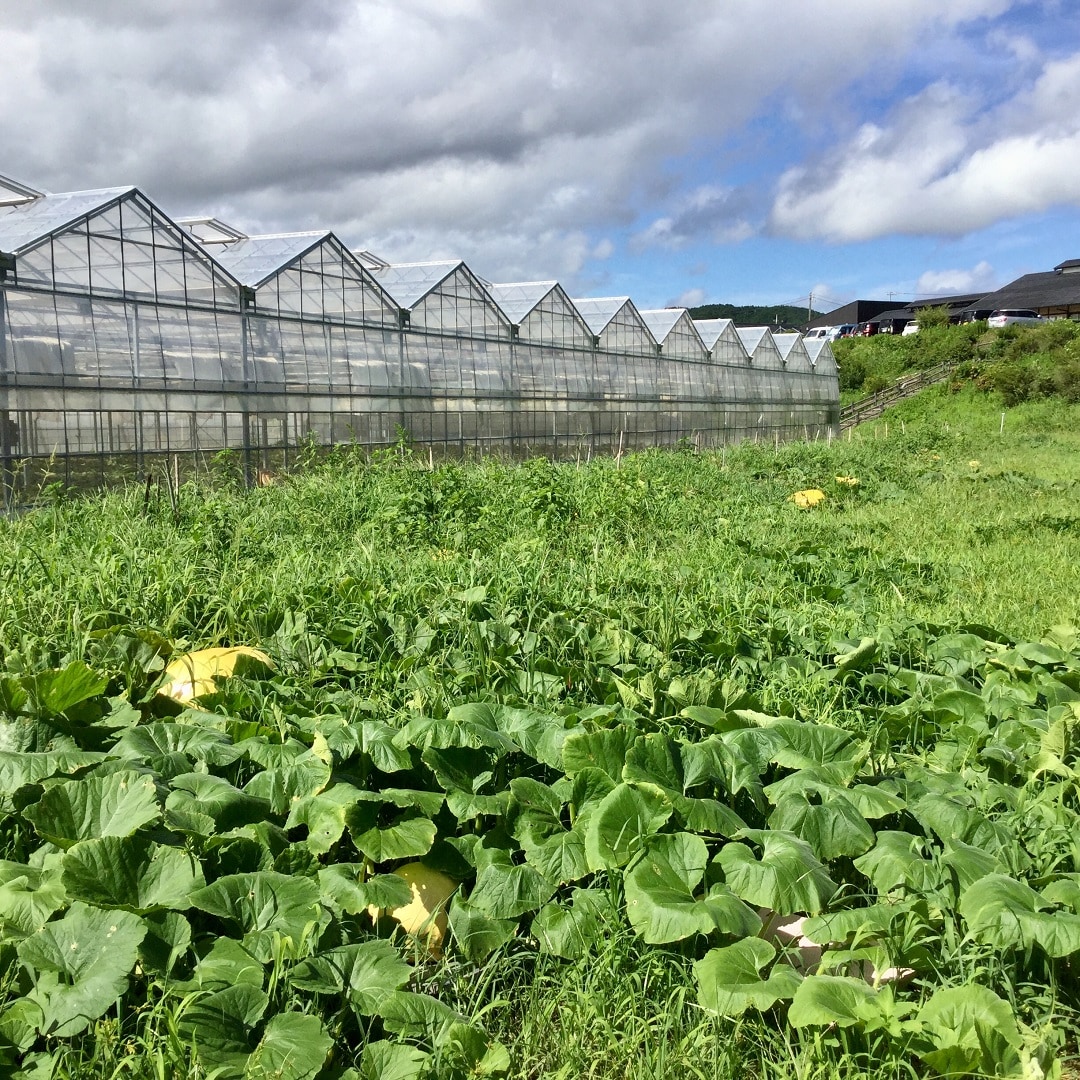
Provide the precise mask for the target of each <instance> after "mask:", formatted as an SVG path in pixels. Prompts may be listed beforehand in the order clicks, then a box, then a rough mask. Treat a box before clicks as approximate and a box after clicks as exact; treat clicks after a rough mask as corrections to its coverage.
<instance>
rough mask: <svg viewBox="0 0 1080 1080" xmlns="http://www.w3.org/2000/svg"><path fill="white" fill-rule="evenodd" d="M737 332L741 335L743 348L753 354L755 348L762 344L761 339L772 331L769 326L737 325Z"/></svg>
mask: <svg viewBox="0 0 1080 1080" xmlns="http://www.w3.org/2000/svg"><path fill="white" fill-rule="evenodd" d="M735 332H736V333H737V334H738V335H739V340H740V341H741V342H742V343H743V348H744V349H745V350H746V351H747V353H748V354H749V355H750V356H753V355H754V350H755V349H756V348H757V347H758V346H759V345H760V344H761V339H762V338H763V337H764V336H765V335H766V334H768V333H769V332H770V331H769V328H768V327H767V326H737V327H736V328H735Z"/></svg>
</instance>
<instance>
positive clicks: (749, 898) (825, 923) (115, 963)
mask: <svg viewBox="0 0 1080 1080" xmlns="http://www.w3.org/2000/svg"><path fill="white" fill-rule="evenodd" d="M1078 410H1080V406H1075V405H1068V404H1066V403H1064V402H1062V401H1060V400H1056V399H1053V398H1047V399H1044V400H1039V401H1030V402H1027V403H1025V404H1022V405H1019V406H1017V407H1015V408H1012V409H1008V410H1007V411H1005V412H1004V413H1003V412H1002V409H1001V406H1000V405H999V404H996V403H995V401H994V399H992V398H991V397H989V396H988V395H986V394H983V393H980V392H978V391H976V390H974V389H971V388H967V389H963V390H961V391H959V392H957V393H951V392H950V391H949V390H948V389H947V388H945V387H938V388H934V389H932V390H930V391H927V392H925V393H924V394H923V395H922V396H920V397H919V398H918V399H915V400H912V401H909V402H907V403H905V405H904V406H902V407H901V408H898V409H896V410H894V411H893V412H892V413H890V414H888V416H887V417H886V418H883V419H882V420H881V421H878V422H876V423H875V424H872V425H867V426H865V427H864V428H861V429H858V430H856V431H855V432H854V433H853V434H852V437H851V438H850V439H849V438H847V437H845V438H844V439H843V440H837V441H834V442H832V443H831V444H826V443H823V442H822V443H815V444H793V445H789V446H781V447H779V448H773V447H763V446H753V445H746V446H740V447H735V448H728V449H726V450H725V451H717V452H713V453H707V454H701V455H698V454H694V453H691V452H685V453H683V452H679V453H649V454H640V455H630V456H624V457H623V458H622V459H621V461H617V462H616V461H608V460H596V461H593V462H590V463H588V464H587V465H586V464H575V463H566V464H552V463H550V462H547V461H543V460H538V461H532V462H527V463H524V464H517V465H512V464H506V463H500V462H494V461H485V462H478V463H471V464H460V465H456V464H445V465H439V466H436V467H435V468H434V469H431V468H429V467H428V463H427V461H426V460H416V459H413V458H412V457H410V456H409V455H407V454H406V455H401V454H397V453H388V454H386V455H385V456H383V457H377V458H376V459H374V460H372V459H365V458H361V457H359V456H352V455H350V454H349V453H347V452H342V453H340V454H338V455H337V456H335V457H334V458H333V460H331V461H329V462H328V463H326V464H325V465H320V466H319V467H317V468H313V469H311V470H310V471H308V472H307V473H305V474H303V475H297V476H294V477H290V478H283V479H282V481H281V482H280V483H278V484H276V485H275V486H272V487H267V488H262V489H258V490H252V491H245V490H241V489H239V488H234V487H230V486H229V485H228V484H224V483H222V484H217V485H210V484H202V485H196V484H189V485H186V486H185V487H183V488H182V489H181V490H180V492H179V494H178V497H177V499H176V502H175V505H174V503H173V501H172V500H170V498H169V497H168V496H167V493H166V491H165V489H164V488H162V489H160V490H155V491H154V492H152V494H151V497H150V498H149V500H146V499H145V498H144V492H143V490H142V489H141V488H140V489H138V490H136V489H131V490H128V491H124V492H115V493H111V494H107V495H102V496H100V497H94V498H87V499H79V500H71V501H68V500H65V499H62V498H58V499H57V501H56V502H55V504H54V505H52V506H49V507H45V508H42V509H39V510H36V511H34V512H33V513H30V514H27V515H25V516H23V517H20V518H17V519H13V520H10V521H6V522H3V523H0V799H2V800H3V803H4V807H3V816H2V818H0V836H2V844H3V850H2V852H0V857H2V861H0V994H2V997H0V1063H2V1064H0V1069H7V1070H8V1071H9V1073H10V1074H11V1075H15V1076H20V1077H28V1078H29V1077H34V1078H37V1080H44V1078H46V1077H57V1078H62V1077H80V1078H81V1077H95V1078H97V1077H102V1078H104V1077H121V1076H129V1077H166V1076H168V1077H185V1076H190V1077H210V1076H221V1077H227V1076H250V1077H261V1076H280V1077H283V1078H290V1080H302V1078H308V1077H311V1078H314V1077H327V1078H329V1077H340V1078H343V1080H344V1078H354V1077H355V1078H368V1077H371V1078H374V1077H400V1078H402V1080H405V1078H408V1077H413V1076H424V1077H428V1076H430V1077H440V1078H441V1077H467V1076H503V1075H506V1076H514V1077H547V1076H553V1077H567V1078H570V1077H573V1078H577V1077H585V1076H587V1077H598V1078H599V1077H612V1078H614V1077H638V1076H640V1077H643V1078H644V1077H668V1076H670V1077H684V1076H695V1077H714V1076H715V1077H727V1076H739V1075H742V1076H761V1077H772V1076H780V1075H783V1076H785V1077H792V1076H795V1077H818V1076H821V1077H831V1076H855V1075H866V1074H867V1073H872V1074H874V1075H882V1076H905V1077H910V1076H912V1075H939V1074H940V1075H985V1074H991V1075H1000V1076H1018V1077H1019V1076H1030V1077H1037V1076H1041V1075H1052V1074H1054V1073H1055V1072H1056V1071H1057V1070H1058V1069H1059V1067H1060V1062H1061V1061H1062V1060H1066V1059H1067V1058H1068V1056H1069V1055H1071V1054H1072V1053H1073V1051H1074V1049H1075V1032H1076V1023H1077V1016H1076V1012H1075V1010H1076V1008H1077V1006H1078V1005H1080V1000H1078V994H1077V985H1076V974H1075V966H1074V965H1075V963H1076V958H1077V957H1078V956H1080V846H1078V844H1077V841H1076V837H1077V836H1078V835H1080V832H1078V831H1077V830H1078V826H1080V818H1078V810H1080V808H1078V805H1077V778H1078V776H1080V772H1078V770H1080V740H1078V732H1080V640H1078V631H1077V629H1076V627H1077V626H1080V559H1078V558H1077V552H1078V551H1080V502H1078V499H1077V496H1078V494H1080V423H1078V421H1080V411H1078ZM807 489H818V490H820V491H821V492H823V493H824V499H823V500H822V501H821V502H820V503H819V504H818V505H816V506H814V507H813V508H810V509H801V508H800V507H799V506H798V505H796V503H795V502H794V501H793V500H792V496H793V494H794V493H795V492H797V491H803V490H807ZM232 645H245V646H253V647H256V648H258V649H260V650H264V651H265V653H266V654H267V655H268V657H269V659H270V661H271V662H272V665H273V670H267V669H265V668H263V669H261V670H249V671H248V672H247V673H246V674H245V675H243V676H241V677H239V678H236V679H231V680H227V681H222V682H220V683H218V684H217V686H216V688H215V692H213V693H210V694H207V695H205V696H202V697H200V698H199V700H198V701H197V702H191V703H186V704H181V703H178V702H177V701H175V700H173V699H170V698H168V697H166V696H163V695H161V694H159V693H157V690H158V689H159V688H160V687H161V686H162V685H163V683H164V682H165V680H166V676H165V672H164V668H165V666H166V665H167V664H168V663H169V662H170V660H172V659H175V658H176V657H178V656H181V655H182V654H184V653H186V652H187V651H189V650H196V649H204V648H207V647H212V646H232ZM256 667H258V665H256ZM418 861H421V862H422V863H423V864H424V866H425V871H424V873H427V872H432V873H434V875H435V876H434V877H433V878H432V881H433V883H434V884H433V887H435V885H437V884H438V883H439V882H440V881H448V882H449V884H450V886H451V887H452V888H453V889H454V894H453V897H452V899H450V900H449V901H448V902H447V904H446V905H444V906H445V907H446V908H447V909H448V911H447V912H440V913H436V914H433V915H432V918H431V920H430V921H429V923H428V924H427V925H425V926H424V927H423V928H420V929H417V930H416V931H415V932H414V934H413V936H412V937H408V936H406V935H405V934H403V933H402V930H401V927H400V926H399V925H398V920H396V919H395V918H394V917H393V916H392V915H388V914H386V913H387V912H392V911H395V910H397V909H400V908H401V907H403V906H405V905H406V904H407V902H408V900H409V898H410V895H411V894H410V891H409V890H410V886H409V884H408V883H407V881H406V880H405V878H403V877H402V876H401V875H399V874H396V873H395V871H397V870H401V869H402V867H406V868H410V867H412V866H413V864H415V863H416V862H418ZM439 875H443V877H440V876H439ZM369 908H370V910H371V911H372V912H375V913H378V912H380V911H381V912H382V913H383V914H382V916H381V917H380V918H378V920H373V918H372V917H371V915H370V914H369ZM447 914H448V926H446V927H445V931H444V929H443V926H442V921H441V920H443V919H444V918H445V916H446V915H447ZM780 927H787V928H788V929H787V930H783V929H779V928H780ZM432 928H435V930H436V935H435V936H436V937H438V936H439V934H441V933H445V937H444V940H443V941H442V942H441V945H439V946H438V947H436V946H435V942H434V938H433V937H432V936H431V934H430V931H431V930H432ZM812 943H813V944H812ZM821 946H824V953H823V955H819V954H820V953H821V952H822V950H821ZM84 957H85V959H84ZM890 969H892V971H893V973H895V974H897V975H898V976H899V977H898V978H896V979H893V978H892V977H891V975H886V974H883V973H886V972H888V971H889V970H890Z"/></svg>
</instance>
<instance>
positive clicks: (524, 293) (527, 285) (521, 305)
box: [488, 281, 559, 326]
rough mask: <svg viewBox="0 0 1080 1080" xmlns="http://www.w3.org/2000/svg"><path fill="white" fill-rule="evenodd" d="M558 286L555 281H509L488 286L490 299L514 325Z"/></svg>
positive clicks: (520, 321)
mask: <svg viewBox="0 0 1080 1080" xmlns="http://www.w3.org/2000/svg"><path fill="white" fill-rule="evenodd" d="M558 287H559V283H558V282H557V281H509V282H502V283H500V284H496V285H489V286H488V293H489V294H490V295H491V299H492V300H494V301H495V303H496V304H498V305H499V307H500V308H501V309H502V312H503V314H504V315H505V316H506V317H507V318H508V319H509V320H510V321H511V322H512V323H514V324H515V325H519V326H520V325H521V323H522V321H523V320H524V319H526V318H528V316H529V314H530V313H531V312H532V311H533V310H534V309H535V308H536V307H537V306H538V305H539V304H540V303H541V302H542V301H543V300H544V298H545V297H547V296H549V295H550V294H551V293H552V292H553V291H554V290H555V289H557V288H558Z"/></svg>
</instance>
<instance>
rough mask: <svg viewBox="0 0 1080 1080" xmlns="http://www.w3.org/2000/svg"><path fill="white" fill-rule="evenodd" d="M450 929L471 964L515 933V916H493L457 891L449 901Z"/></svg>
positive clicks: (505, 941)
mask: <svg viewBox="0 0 1080 1080" xmlns="http://www.w3.org/2000/svg"><path fill="white" fill-rule="evenodd" d="M449 920H450V930H451V932H452V933H453V935H454V941H455V942H457V945H458V948H460V949H461V951H462V952H463V953H464V954H465V956H466V957H467V958H468V959H469V960H471V961H472V962H473V963H474V964H479V963H483V961H484V960H486V959H487V958H488V956H490V955H491V953H493V952H494V951H495V950H496V949H499V948H501V947H502V946H503V945H505V944H506V943H507V942H508V941H509V940H510V939H511V938H512V937H513V936H514V934H516V933H517V929H518V923H517V920H516V919H497V918H495V917H494V916H492V915H490V914H489V913H488V912H486V911H481V910H480V908H478V907H476V906H475V905H474V904H472V903H470V902H469V901H468V900H466V899H465V898H464V897H463V896H462V895H461V893H460V892H458V893H455V894H454V899H453V901H452V902H451V904H450V916H449Z"/></svg>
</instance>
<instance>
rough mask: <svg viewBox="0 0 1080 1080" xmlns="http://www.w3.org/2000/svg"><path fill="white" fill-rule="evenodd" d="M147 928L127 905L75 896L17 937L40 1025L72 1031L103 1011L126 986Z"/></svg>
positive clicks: (55, 1031) (55, 1032)
mask: <svg viewBox="0 0 1080 1080" xmlns="http://www.w3.org/2000/svg"><path fill="white" fill-rule="evenodd" d="M145 933H146V927H145V925H144V924H143V921H142V920H141V919H140V918H139V917H138V916H137V915H133V914H132V913H131V912H129V911H109V910H104V909H101V908H91V907H88V906H87V905H86V904H83V903H81V902H76V903H74V904H72V905H71V907H70V908H69V909H68V911H67V912H66V914H65V915H64V917H63V918H62V919H58V920H56V921H55V922H51V923H47V924H46V925H45V926H43V927H42V928H41V929H40V930H39V931H38V932H37V933H36V934H34V935H33V936H32V937H28V938H25V939H24V940H22V941H20V942H19V945H18V949H17V951H18V956H19V959H20V960H21V961H22V963H23V964H24V966H25V967H26V968H27V969H28V970H29V971H30V972H31V973H32V977H33V980H34V987H33V989H32V990H31V991H30V992H29V994H27V997H28V998H29V999H30V1000H32V1001H34V1002H35V1003H36V1004H37V1005H38V1006H39V1007H40V1008H41V1012H42V1020H41V1031H42V1032H43V1033H44V1034H48V1035H52V1036H54V1037H61V1036H66V1035H76V1034H78V1033H79V1032H80V1031H83V1030H85V1029H86V1028H87V1027H88V1026H89V1025H90V1023H91V1022H92V1021H94V1020H96V1019H97V1018H98V1017H99V1016H101V1015H102V1014H103V1013H104V1012H105V1011H106V1010H107V1009H108V1008H109V1007H110V1006H111V1005H112V1004H113V1002H114V1001H116V999H117V998H118V997H119V996H120V995H121V994H122V993H123V992H124V990H125V989H126V987H127V981H128V975H129V974H130V973H131V971H132V969H133V968H134V967H135V961H136V959H137V957H138V949H139V943H140V942H141V941H142V939H143V935H144V934H145Z"/></svg>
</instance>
